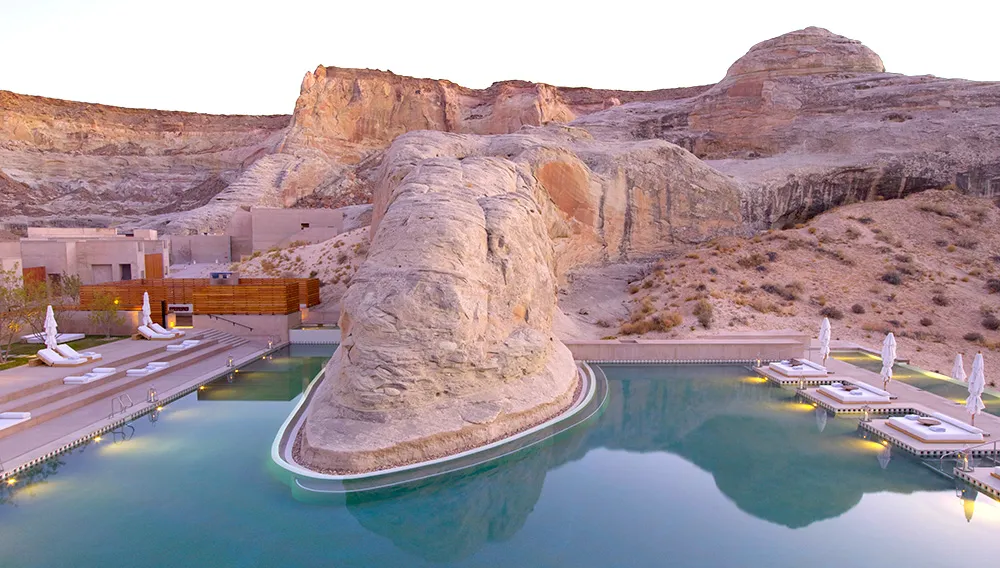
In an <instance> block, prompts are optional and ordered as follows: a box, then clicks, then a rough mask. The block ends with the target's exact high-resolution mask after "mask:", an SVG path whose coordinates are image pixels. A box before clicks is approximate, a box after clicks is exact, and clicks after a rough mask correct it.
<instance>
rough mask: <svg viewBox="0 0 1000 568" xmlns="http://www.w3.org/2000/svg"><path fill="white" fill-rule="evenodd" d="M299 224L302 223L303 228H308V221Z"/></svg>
mask: <svg viewBox="0 0 1000 568" xmlns="http://www.w3.org/2000/svg"><path fill="white" fill-rule="evenodd" d="M300 225H302V228H303V229H308V228H309V223H300Z"/></svg>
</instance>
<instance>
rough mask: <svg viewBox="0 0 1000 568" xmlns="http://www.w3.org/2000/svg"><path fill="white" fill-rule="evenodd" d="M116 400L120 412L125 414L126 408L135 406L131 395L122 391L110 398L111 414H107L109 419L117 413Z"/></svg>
mask: <svg viewBox="0 0 1000 568" xmlns="http://www.w3.org/2000/svg"><path fill="white" fill-rule="evenodd" d="M116 402H117V403H118V408H119V409H120V410H121V413H122V414H125V411H126V410H128V409H129V408H132V407H133V406H135V403H134V402H132V397H130V396H129V395H128V393H127V392H126V393H122V394H120V395H118V396H117V397H115V398H112V399H111V414H109V415H108V418H109V419H111V418H114V417H115V414H117V412H115V403H116Z"/></svg>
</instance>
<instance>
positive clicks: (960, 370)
mask: <svg viewBox="0 0 1000 568" xmlns="http://www.w3.org/2000/svg"><path fill="white" fill-rule="evenodd" d="M951 378H953V379H955V380H956V381H962V382H963V383H964V382H965V378H966V374H965V363H964V362H963V361H962V354H961V353H959V354H958V355H955V364H954V365H952V367H951Z"/></svg>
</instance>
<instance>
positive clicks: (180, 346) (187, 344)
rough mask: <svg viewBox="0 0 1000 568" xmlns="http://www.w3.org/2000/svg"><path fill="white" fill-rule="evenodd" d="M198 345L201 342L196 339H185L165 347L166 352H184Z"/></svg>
mask: <svg viewBox="0 0 1000 568" xmlns="http://www.w3.org/2000/svg"><path fill="white" fill-rule="evenodd" d="M199 343H201V341H200V340H198V339H185V340H184V341H182V342H180V343H175V344H173V345H167V351H184V350H185V349H190V348H192V347H194V346H195V345H198V344H199Z"/></svg>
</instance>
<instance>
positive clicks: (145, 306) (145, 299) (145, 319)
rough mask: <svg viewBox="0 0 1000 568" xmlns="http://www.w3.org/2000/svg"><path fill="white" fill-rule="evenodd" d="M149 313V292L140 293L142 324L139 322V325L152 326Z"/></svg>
mask: <svg viewBox="0 0 1000 568" xmlns="http://www.w3.org/2000/svg"><path fill="white" fill-rule="evenodd" d="M150 313H152V310H151V309H150V308H149V292H143V293H142V322H140V323H141V325H146V326H148V325H152V324H153V318H151V317H150V316H149V315H150Z"/></svg>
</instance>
